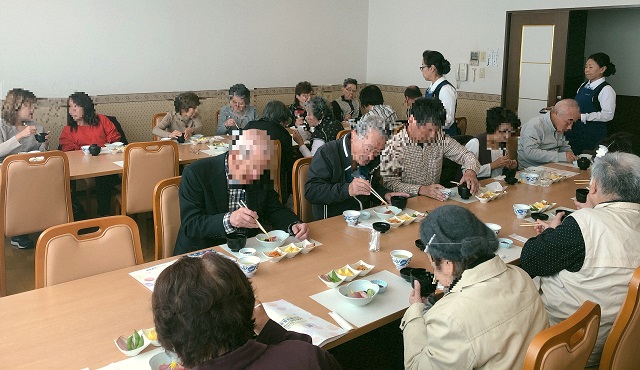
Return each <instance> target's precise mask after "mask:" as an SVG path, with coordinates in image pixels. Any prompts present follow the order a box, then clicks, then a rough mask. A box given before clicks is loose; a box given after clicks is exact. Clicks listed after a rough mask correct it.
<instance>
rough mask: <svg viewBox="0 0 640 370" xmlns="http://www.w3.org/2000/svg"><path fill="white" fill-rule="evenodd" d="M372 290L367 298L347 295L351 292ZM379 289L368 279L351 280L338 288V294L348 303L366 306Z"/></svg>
mask: <svg viewBox="0 0 640 370" xmlns="http://www.w3.org/2000/svg"><path fill="white" fill-rule="evenodd" d="M369 289H371V290H373V295H372V296H370V297H367V298H352V297H349V296H348V295H349V293H351V292H360V291H367V290H369ZM379 291H380V287H379V286H378V285H377V284H373V283H372V282H370V281H369V280H358V281H354V282H351V283H349V284H347V285H345V286H343V287H341V288H340V289H339V292H340V295H341V296H342V297H343V298H344V299H345V300H346V301H347V302H349V303H351V304H353V305H356V306H366V305H368V304H369V303H371V301H373V299H374V298H375V297H376V295H377V294H378V292H379Z"/></svg>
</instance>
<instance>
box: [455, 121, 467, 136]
mask: <svg viewBox="0 0 640 370" xmlns="http://www.w3.org/2000/svg"><path fill="white" fill-rule="evenodd" d="M456 125H457V126H458V130H460V135H466V134H467V117H456Z"/></svg>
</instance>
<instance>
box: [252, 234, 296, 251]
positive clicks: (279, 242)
mask: <svg viewBox="0 0 640 370" xmlns="http://www.w3.org/2000/svg"><path fill="white" fill-rule="evenodd" d="M269 236H275V237H276V240H275V241H273V242H267V241H264V240H263V239H266V238H267V236H266V235H264V234H258V235H256V239H258V242H259V243H260V244H262V245H264V246H265V247H267V248H275V247H279V246H281V245H282V244H283V243H284V241H285V240H286V239H287V238H288V237H289V233H288V232H286V231H282V230H273V231H269Z"/></svg>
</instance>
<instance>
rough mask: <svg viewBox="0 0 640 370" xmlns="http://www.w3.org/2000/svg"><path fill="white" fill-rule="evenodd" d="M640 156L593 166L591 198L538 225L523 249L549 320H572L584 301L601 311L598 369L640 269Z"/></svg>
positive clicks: (608, 157)
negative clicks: (568, 211)
mask: <svg viewBox="0 0 640 370" xmlns="http://www.w3.org/2000/svg"><path fill="white" fill-rule="evenodd" d="M639 203H640V157H638V156H635V155H633V154H629V153H622V152H618V153H607V154H604V155H603V156H602V157H600V158H596V159H595V160H594V161H593V166H592V167H591V182H590V184H589V194H588V195H587V201H586V203H584V204H577V206H578V208H580V209H579V210H577V211H575V212H573V213H571V214H570V215H568V216H567V217H565V218H564V219H563V217H562V216H564V212H559V213H558V214H557V215H556V217H555V218H554V219H553V221H551V222H549V223H547V222H542V221H537V223H538V226H537V227H536V231H537V232H538V236H536V237H535V238H530V239H529V240H528V241H527V242H526V243H525V245H524V248H523V249H522V256H521V257H520V266H522V268H523V269H524V270H525V271H527V272H528V273H529V275H531V276H540V291H541V295H542V301H543V302H544V304H545V307H546V309H547V313H548V314H549V321H550V324H551V325H555V324H557V323H559V322H560V321H562V320H564V319H566V318H567V317H569V316H571V315H572V314H573V313H574V312H575V311H576V310H577V309H578V308H579V307H580V306H581V305H582V304H583V303H584V301H586V300H590V301H592V302H595V303H598V304H599V305H600V309H601V312H602V316H601V318H600V330H599V331H598V339H597V340H596V344H595V346H594V348H593V352H592V353H591V357H590V358H589V361H588V363H587V366H592V365H597V364H598V363H599V361H600V355H601V353H602V348H603V347H604V343H605V341H606V340H607V337H608V336H609V332H610V331H611V327H612V325H613V322H614V321H615V319H616V317H617V315H618V312H619V311H620V307H621V306H622V302H623V301H624V299H625V297H626V294H627V286H628V285H629V280H630V279H631V275H632V274H633V271H634V270H635V269H636V268H637V267H638V266H640V249H639V248H638V240H640V204H639Z"/></svg>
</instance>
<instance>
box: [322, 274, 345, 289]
mask: <svg viewBox="0 0 640 370" xmlns="http://www.w3.org/2000/svg"><path fill="white" fill-rule="evenodd" d="M318 278H320V280H322V282H323V283H325V284H326V285H327V286H328V287H329V288H335V287H337V286H338V285H340V283H342V282H343V281H344V279H345V278H346V277H345V276H339V275H338V274H336V272H335V270H331V271H329V272H327V273H326V274H323V275H318Z"/></svg>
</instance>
